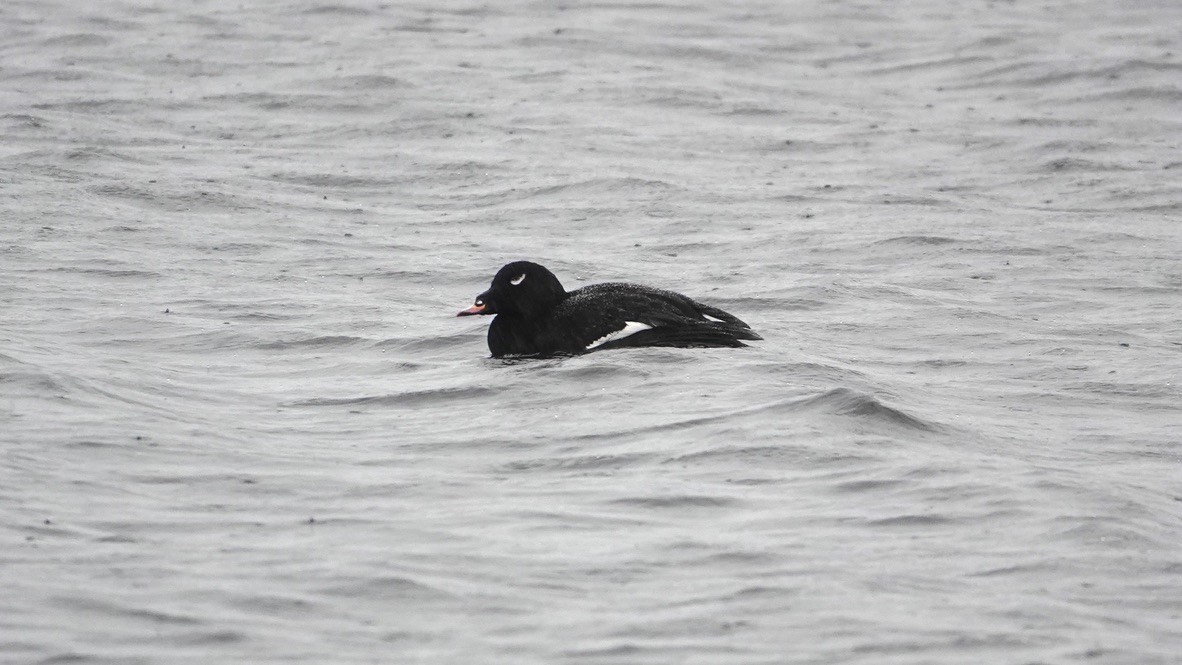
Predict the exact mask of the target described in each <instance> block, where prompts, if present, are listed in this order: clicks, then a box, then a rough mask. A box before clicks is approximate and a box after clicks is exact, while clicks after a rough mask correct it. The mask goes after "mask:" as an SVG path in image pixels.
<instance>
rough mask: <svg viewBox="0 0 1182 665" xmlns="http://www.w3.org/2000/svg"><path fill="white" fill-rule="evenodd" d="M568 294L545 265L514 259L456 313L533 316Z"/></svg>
mask: <svg viewBox="0 0 1182 665" xmlns="http://www.w3.org/2000/svg"><path fill="white" fill-rule="evenodd" d="M565 297H566V289H564V288H562V283H561V282H559V281H558V278H557V277H555V276H554V273H552V272H550V271H549V270H546V268H544V267H543V266H540V265H538V264H536V263H532V262H530V261H514V262H513V263H510V264H507V265H506V266H505V267H503V268H501V269H500V270H499V271H498V272H497V275H496V277H493V280H492V285H491V286H490V287H489V288H488V290H487V291H485V292H484V293H481V294H480V295H478V296H476V302H475V303H474V304H473V305H472V306H471V307H469V308H468V309H465V310H463V311H461V312H459V313H458V314H456V316H473V315H476V314H507V315H515V316H523V317H527V318H528V317H533V316H539V315H542V314H545V313H546V312H548V311H550V310H551V309H552V308H554V307H555V306H556V305H558V303H560V302H562V299H563V298H565Z"/></svg>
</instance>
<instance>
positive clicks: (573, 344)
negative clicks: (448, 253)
mask: <svg viewBox="0 0 1182 665" xmlns="http://www.w3.org/2000/svg"><path fill="white" fill-rule="evenodd" d="M475 314H495V315H496V317H495V318H494V319H493V321H492V325H490V326H489V329H488V348H489V350H490V351H492V355H493V357H494V358H500V357H502V356H553V355H563V354H579V353H587V352H589V351H598V350H601V349H615V348H621V347H627V346H680V347H712V346H713V347H717V346H731V347H738V346H746V344H744V343H743V341H742V340H757V339H763V338H762V337H760V336H759V335H758V334H756V333H755V331H753V330H751V326H749V325H747V324H746V323H744V322H743V321H741V320H739V319H738V318H737V317H735V316H733V315H731V314H729V313H727V312H724V311H722V310H721V309H718V308H717V307H711V306H709V305H704V304H702V303H700V302H697V301H696V300H693V299H692V298H689V297H687V296H684V295H682V294H680V293H675V292H673V291H665V290H663V289H654V288H652V287H648V286H641V285H638V284H624V283H615V282H612V283H607V284H595V285H592V286H585V287H583V288H581V289H576V290H574V291H570V292H567V291H566V289H564V288H563V287H562V283H561V282H559V281H558V278H557V277H555V276H554V273H552V272H550V271H549V270H547V269H546V268H544V267H542V266H540V265H538V264H536V263H531V262H529V261H515V262H513V263H510V264H508V265H506V266H505V267H503V268H501V270H500V271H499V272H497V274H496V277H494V278H493V281H492V286H491V287H489V289H488V290H487V291H485V292H484V293H482V294H480V295H479V296H477V297H476V303H475V304H474V305H473V306H472V307H470V308H468V309H466V310H464V311H462V312H460V313H459V314H457V316H471V315H475Z"/></svg>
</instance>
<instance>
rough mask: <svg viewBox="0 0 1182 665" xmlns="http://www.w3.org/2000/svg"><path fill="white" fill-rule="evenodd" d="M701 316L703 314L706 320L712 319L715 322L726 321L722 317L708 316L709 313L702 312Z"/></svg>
mask: <svg viewBox="0 0 1182 665" xmlns="http://www.w3.org/2000/svg"><path fill="white" fill-rule="evenodd" d="M702 316H703V317H704V318H705V319H706V320H707V321H714V322H715V323H726V321H723V320H722V319H720V318H718V317H714V316H710V315H709V314H703V315H702Z"/></svg>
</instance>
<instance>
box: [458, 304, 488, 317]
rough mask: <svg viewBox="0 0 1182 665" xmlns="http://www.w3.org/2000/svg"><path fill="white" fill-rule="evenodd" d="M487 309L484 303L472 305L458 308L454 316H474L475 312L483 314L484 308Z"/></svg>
mask: <svg viewBox="0 0 1182 665" xmlns="http://www.w3.org/2000/svg"><path fill="white" fill-rule="evenodd" d="M486 309H488V307H487V306H486V305H472V306H471V307H469V308H468V309H465V310H460V312H459V313H457V314H456V316H475V315H477V314H484V313H485V312H484V310H486Z"/></svg>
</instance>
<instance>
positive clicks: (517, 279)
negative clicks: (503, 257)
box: [509, 273, 525, 286]
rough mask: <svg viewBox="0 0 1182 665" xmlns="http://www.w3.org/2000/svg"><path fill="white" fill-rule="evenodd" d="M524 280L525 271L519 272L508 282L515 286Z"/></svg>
mask: <svg viewBox="0 0 1182 665" xmlns="http://www.w3.org/2000/svg"><path fill="white" fill-rule="evenodd" d="M524 281H525V273H521V274H520V275H518V276H516V277H514V278H513V279H511V280H509V283H510V284H512V285H513V286H517V285H518V284H520V283H522V282H524Z"/></svg>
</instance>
